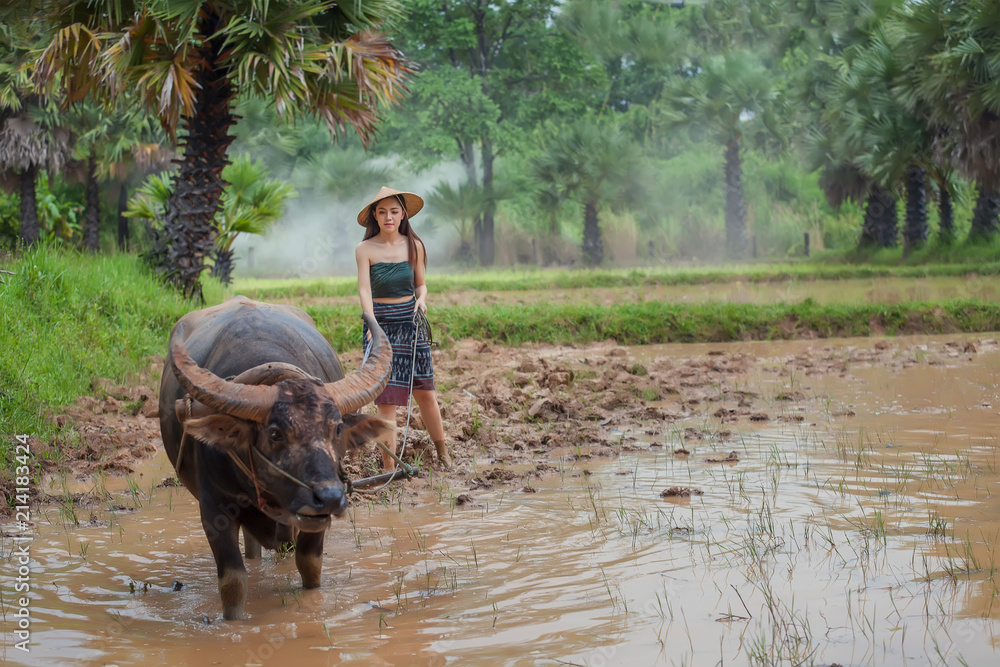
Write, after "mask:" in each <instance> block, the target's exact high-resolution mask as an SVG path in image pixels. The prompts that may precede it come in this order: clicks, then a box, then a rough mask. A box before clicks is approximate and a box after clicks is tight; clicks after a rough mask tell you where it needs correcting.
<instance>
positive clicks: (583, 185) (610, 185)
mask: <svg viewBox="0 0 1000 667" xmlns="http://www.w3.org/2000/svg"><path fill="white" fill-rule="evenodd" d="M542 150H543V151H544V152H543V153H541V154H539V155H537V156H536V157H535V158H534V160H533V161H532V166H531V169H532V172H533V174H534V177H535V180H536V182H538V183H539V185H540V190H542V191H547V192H548V193H549V195H539V196H543V197H544V196H553V197H555V198H556V199H565V198H572V199H575V200H576V201H578V202H580V203H581V204H582V205H583V257H584V261H585V262H586V263H587V264H588V265H589V266H596V265H598V264H600V263H601V262H602V261H603V260H604V241H603V239H602V236H601V224H600V212H601V208H602V207H604V206H607V207H609V208H613V209H618V208H624V207H627V206H628V205H629V204H630V203H632V202H633V201H635V200H636V199H638V198H639V197H640V196H641V190H642V180H643V179H642V177H641V175H640V172H641V171H642V169H641V162H642V160H641V158H640V157H639V156H640V152H639V148H638V146H637V145H636V144H635V142H634V141H632V140H631V139H630V138H629V137H628V136H626V135H625V134H624V133H622V131H621V130H620V129H619V128H618V127H617V126H616V125H615V124H614V123H613V122H611V121H607V120H605V121H596V120H592V119H587V118H585V119H583V120H580V121H577V122H576V123H574V124H572V125H570V126H568V127H566V128H564V129H563V130H562V131H561V132H559V133H557V134H556V135H555V138H554V140H552V142H551V143H550V144H549V145H546V146H542ZM555 193H558V194H555Z"/></svg>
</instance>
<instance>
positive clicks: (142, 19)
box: [0, 0, 1000, 294]
mask: <svg viewBox="0 0 1000 667" xmlns="http://www.w3.org/2000/svg"><path fill="white" fill-rule="evenodd" d="M126 36H128V39H125V37H126ZM998 114H1000V7H998V5H997V3H995V2H991V1H990V0H966V1H964V2H955V1H954V0H921V2H907V1H906V0H705V1H704V2H700V3H697V4H693V3H684V2H679V1H676V2H674V1H671V2H666V1H661V0H620V1H614V2H609V1H607V0H509V1H492V2H488V1H486V0H402V1H398V0H364V1H359V2H351V3H340V4H338V3H334V2H329V1H325V0H300V1H295V0H285V1H264V0H248V1H244V2H237V1H235V0H234V1H229V2H226V1H215V2H203V1H198V0H170V1H169V2H168V1H167V0H139V1H132V2H127V1H125V0H101V1H94V0H39V1H38V2H33V3H22V4H20V5H19V6H18V7H17V8H12V9H7V10H3V13H2V14H0V122H2V123H3V124H2V126H0V171H2V172H3V173H5V174H7V175H8V177H11V176H13V177H14V178H13V179H11V178H8V180H14V181H19V188H20V192H21V197H20V208H21V211H20V230H19V234H20V237H21V239H22V241H23V242H25V243H30V242H32V241H33V240H34V238H35V237H36V236H37V231H36V230H37V220H36V219H35V218H33V217H32V216H33V214H32V211H31V208H32V206H33V200H34V196H35V195H34V187H30V186H29V184H30V183H33V182H34V179H35V178H36V174H37V171H38V170H40V169H45V170H48V171H49V172H52V173H58V172H60V170H63V169H65V168H66V166H67V165H69V164H74V165H82V166H83V167H82V171H84V172H85V173H88V174H90V175H91V176H88V178H87V182H88V183H90V182H93V183H95V184H96V183H97V181H98V178H97V175H98V172H100V176H101V177H103V178H104V180H105V181H106V182H107V181H113V178H114V177H113V175H112V174H113V173H114V172H115V169H117V171H118V172H119V173H121V172H128V171H135V170H136V169H137V168H139V167H140V166H141V165H137V164H136V162H137V161H140V162H141V161H145V164H150V165H153V166H155V165H157V164H158V163H157V160H160V161H161V163H160V164H162V160H164V159H173V161H174V162H176V163H177V170H176V173H175V174H174V175H173V176H172V177H171V186H172V189H170V190H169V192H167V191H165V190H161V194H163V195H164V196H165V197H166V201H165V203H164V204H163V205H162V206H161V207H160V208H158V209H157V210H156V211H155V213H156V216H154V217H155V219H157V220H159V221H160V222H159V223H158V225H157V229H159V230H162V231H161V234H160V236H159V237H158V238H157V239H156V242H155V244H154V245H155V252H154V253H153V254H154V255H155V257H157V258H158V259H157V260H156V261H157V262H158V266H159V267H160V269H161V271H162V272H164V273H165V274H166V275H168V276H169V277H170V278H171V279H172V280H174V281H175V282H176V283H177V284H178V285H180V286H181V287H182V289H183V290H184V291H185V292H186V293H188V294H193V293H196V291H197V289H198V287H197V285H198V276H199V275H200V273H201V271H202V270H203V269H204V268H205V265H206V264H205V262H206V259H208V261H209V263H211V264H213V265H215V264H221V265H222V266H223V267H225V266H230V267H231V263H232V255H231V254H229V255H228V256H227V255H225V254H224V253H223V254H222V255H220V254H219V250H220V248H221V246H217V245H216V240H217V238H220V237H222V238H224V239H227V240H229V247H231V238H232V237H231V236H224V232H222V231H220V228H219V224H218V218H219V216H218V213H217V212H218V210H219V207H220V201H222V199H223V185H224V181H225V180H226V179H225V175H224V174H223V169H224V168H226V166H227V164H228V162H229V161H230V159H229V158H230V156H231V154H232V147H233V145H234V144H233V142H234V140H235V141H236V142H237V144H236V145H237V147H239V146H240V145H241V144H242V145H245V146H257V147H261V146H265V145H266V146H267V147H268V148H269V149H271V150H277V151H280V152H283V153H284V154H285V155H291V156H293V158H294V161H295V164H298V165H299V167H300V168H299V170H298V171H297V172H295V178H297V179H299V180H297V181H296V180H295V179H293V181H294V182H295V183H296V186H297V187H298V188H299V189H300V190H308V189H309V188H313V187H325V188H327V189H328V191H337V190H338V189H343V190H347V189H348V188H345V187H343V185H344V183H346V182H350V181H351V180H352V179H355V182H356V181H357V180H358V178H359V174H364V175H371V174H373V173H374V174H378V173H379V171H380V169H381V168H380V167H377V166H374V165H375V163H374V162H373V161H372V160H371V157H372V156H377V155H389V154H391V155H398V156H402V157H403V158H404V159H405V160H406V162H407V164H408V165H409V166H410V167H411V168H413V169H418V170H419V169H426V168H429V167H431V166H434V165H436V164H439V163H441V162H443V161H455V162H457V163H458V164H460V165H461V169H462V173H463V178H462V181H461V182H460V183H442V184H441V185H440V186H439V187H438V188H437V189H435V190H434V191H433V192H432V193H431V195H430V196H429V197H428V202H429V204H431V205H432V207H433V209H434V210H436V211H438V212H439V214H440V217H442V218H445V219H448V220H450V221H452V223H453V224H454V226H455V228H456V231H457V232H458V235H459V238H460V243H461V245H460V250H459V252H460V254H461V256H463V257H465V258H466V259H467V260H468V261H470V262H475V263H478V264H480V265H483V266H489V265H491V264H493V263H494V262H495V260H496V254H497V248H496V240H497V236H498V216H501V218H502V219H503V220H504V221H505V222H504V224H509V220H511V219H518V220H524V219H527V218H531V219H532V220H533V221H534V222H533V223H532V224H535V228H534V230H535V231H534V233H535V234H536V235H537V236H539V237H559V236H560V235H561V234H562V232H563V228H564V227H565V226H566V225H567V224H569V225H577V226H578V228H579V232H580V238H582V242H581V246H580V256H581V258H582V259H583V261H584V262H585V263H586V264H588V265H595V264H599V263H601V261H602V260H603V258H604V256H605V236H604V234H605V231H604V230H605V227H606V221H607V219H608V216H612V217H614V216H616V215H620V214H622V212H628V214H629V215H632V216H634V217H636V218H637V220H638V222H637V223H636V224H638V225H639V226H641V227H643V228H644V229H653V228H655V227H656V225H658V224H661V220H662V217H663V216H664V211H665V209H668V208H670V207H672V206H675V204H676V203H675V200H673V199H669V198H667V194H665V193H664V190H668V189H669V188H670V187H671V184H670V183H665V182H664V181H663V179H662V177H661V176H662V173H663V171H662V165H664V164H665V163H666V162H667V161H669V160H670V159H672V158H676V157H677V156H678V155H682V154H684V155H686V154H685V153H684V151H685V150H688V149H690V147H691V146H692V145H697V146H700V147H702V149H704V150H711V151H713V152H714V154H715V156H717V157H715V158H713V159H715V160H717V164H718V171H717V176H716V177H715V184H714V185H713V189H711V190H708V189H706V190H705V191H704V192H699V193H697V194H695V195H692V198H693V199H698V198H704V199H710V198H715V197H718V198H719V200H720V204H721V210H722V214H721V218H722V221H723V222H724V225H723V228H722V232H721V234H722V235H721V239H720V240H721V241H722V243H721V244H720V245H722V246H724V249H725V256H726V257H727V258H729V259H731V260H742V259H744V258H746V257H748V256H749V255H750V254H751V252H752V246H753V243H752V236H753V233H754V229H751V227H750V223H749V222H748V216H750V218H751V219H752V218H753V214H754V211H753V210H752V208H751V207H748V201H747V196H746V186H747V184H746V183H745V179H746V178H747V172H746V167H747V160H748V159H749V160H751V162H753V163H754V164H755V165H756V164H757V162H760V161H768V160H770V161H772V162H773V163H775V164H776V163H777V162H775V161H784V162H785V163H792V164H794V165H796V167H795V169H797V170H798V171H800V172H801V173H803V174H811V175H812V174H814V175H815V178H816V181H817V183H818V186H819V187H820V188H821V189H822V192H823V193H824V194H825V197H826V200H827V202H825V203H823V206H826V207H831V206H832V207H839V206H841V205H842V204H843V203H844V202H854V205H855V206H857V207H859V208H860V210H861V211H862V215H861V219H860V221H859V224H858V227H859V228H858V229H857V230H856V235H857V236H856V238H857V243H858V244H859V245H860V246H862V247H876V248H878V247H892V246H895V245H897V244H898V243H899V242H900V236H901V240H902V243H903V246H904V251H905V252H909V251H910V250H912V249H914V248H917V247H919V246H920V245H922V244H924V243H926V242H927V241H928V239H929V229H930V228H929V224H928V200H929V198H930V197H929V196H928V193H930V194H931V195H933V198H934V199H935V200H936V207H935V209H936V210H935V218H936V220H937V230H938V235H939V239H938V240H940V241H941V242H942V243H950V242H953V241H955V240H957V239H956V238H955V236H956V232H955V221H954V211H955V206H954V202H955V198H956V196H959V195H960V194H961V193H964V192H967V191H969V190H970V189H974V192H975V204H974V208H973V210H972V215H971V221H970V225H969V238H970V240H971V241H972V242H978V240H980V239H988V238H991V237H994V236H995V235H996V233H997V231H998V226H1000V218H998V213H1000V173H998V172H1000V160H998V159H997V157H998V145H997V142H998V141H1000V132H998V130H1000V115H998ZM240 116H243V118H240ZM290 121H297V122H296V123H295V124H290ZM318 127H325V128H326V130H325V131H326V132H327V133H328V134H332V135H333V136H335V137H337V138H338V139H337V140H338V142H339V143H338V146H337V147H336V148H335V149H332V150H323V151H319V150H316V149H315V146H316V145H322V144H324V142H323V141H322V140H320V141H319V142H317V141H315V138H316V136H317V135H316V128H318ZM347 129H351V130H353V133H346V132H345V130H347ZM351 135H353V136H351ZM325 145H326V146H327V147H329V146H330V142H329V141H326V142H325ZM154 146H155V147H157V148H155V149H154V148H153V147H154ZM711 146H714V147H715V148H707V147H711ZM310 147H311V148H310ZM115 160H119V162H115ZM116 164H118V165H120V166H118V167H115V168H112V165H116ZM307 167H311V168H307ZM76 168H77V169H81V167H80V166H77V167H76ZM754 168H755V169H758V168H757V167H756V166H754ZM293 171H294V170H292V169H289V171H288V174H285V175H286V176H288V177H290V178H291V177H292V176H293ZM758 171H759V169H758ZM317 172H318V173H319V174H323V173H325V174H328V176H327V180H328V181H331V180H332V179H331V178H330V177H329V174H337V175H339V176H338V178H339V180H340V182H339V183H333V182H327V183H326V184H320V183H318V182H317V179H318V178H319V176H318V175H317ZM246 173H247V172H246V171H245V170H244V174H246ZM382 174H383V175H384V171H383V172H382ZM260 177H261V178H263V177H264V174H261V175H260ZM782 178H783V179H784V180H785V181H787V180H789V179H788V178H787V177H782ZM363 180H364V179H361V181H362V182H363ZM779 180H780V179H779ZM782 187H783V186H782V185H781V183H779V184H778V185H777V186H776V190H781V188H782ZM147 190H148V187H147ZM125 191H126V187H125V186H124V185H121V186H120V187H119V192H121V193H124V192H125ZM284 193H285V196H287V195H288V194H289V191H287V190H286V191H284ZM147 194H148V192H147ZM96 196H97V195H96V191H95V194H94V195H93V197H94V198H96ZM774 196H775V198H778V199H780V197H781V194H780V192H776V193H775V194H774ZM899 200H903V201H904V204H905V205H904V206H903V212H904V215H903V223H902V229H901V231H902V233H901V234H900V225H899V219H898V213H897V211H898V210H899V208H900V206H899V204H898V201H899ZM698 204H700V202H698V201H695V202H694V204H693V206H694V208H693V209H692V210H693V211H694V213H692V214H691V216H690V218H691V220H690V222H689V223H688V224H691V225H693V226H698V225H699V224H702V225H703V224H704V221H702V220H700V219H699V217H700V214H699V211H701V210H702V209H699V208H697V205H698ZM85 208H86V215H85V216H84V217H85V218H86V222H85V224H84V228H85V230H88V231H86V232H85V234H84V236H85V238H86V239H87V241H86V244H87V246H88V247H93V246H94V245H95V244H96V236H95V237H93V240H91V239H92V237H91V232H90V231H89V230H91V229H95V228H96V222H95V223H91V222H89V221H90V220H91V218H90V217H89V216H91V211H92V210H94V211H96V204H95V205H94V206H93V207H92V206H91V195H90V189H89V188H88V195H87V201H86V205H85ZM120 208H124V206H120ZM272 210H273V206H272ZM831 210H835V209H831ZM147 213H149V211H147ZM35 215H37V214H35ZM150 215H152V214H151V213H150ZM797 215H799V214H797ZM232 217H233V216H232V215H230V218H232ZM258 220H259V218H258ZM567 221H569V222H567ZM754 224H755V226H757V227H761V226H763V225H764V224H765V223H763V222H761V221H760V220H758V221H757V222H756V223H754ZM252 228H253V227H252V226H251V227H250V228H249V229H252ZM126 229H127V227H126ZM223 245H224V244H223ZM652 248H653V243H652V241H651V242H650V252H652ZM226 249H228V248H226ZM230 252H231V251H230ZM220 258H221V259H220Z"/></svg>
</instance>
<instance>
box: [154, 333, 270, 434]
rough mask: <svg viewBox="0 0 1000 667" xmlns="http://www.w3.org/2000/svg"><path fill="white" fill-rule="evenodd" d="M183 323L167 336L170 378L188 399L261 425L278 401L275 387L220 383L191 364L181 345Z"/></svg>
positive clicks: (213, 374)
mask: <svg viewBox="0 0 1000 667" xmlns="http://www.w3.org/2000/svg"><path fill="white" fill-rule="evenodd" d="M184 328H185V324H184V322H178V324H177V326H176V327H175V328H174V332H173V333H172V334H171V336H170V356H171V357H172V358H173V362H174V375H176V376H177V381H178V382H180V383H181V386H182V387H184V389H186V390H187V392H188V393H189V394H191V398H193V399H195V400H197V401H201V402H202V403H204V404H205V405H207V406H208V407H210V408H212V409H213V410H217V411H219V412H222V413H224V414H227V415H231V416H233V417H238V418H240V419H248V420H250V421H255V422H261V423H262V422H264V421H265V420H266V419H267V417H268V415H269V414H270V413H271V406H272V405H273V404H274V402H275V400H277V398H278V389H277V387H270V386H262V385H252V384H239V383H237V382H229V381H227V380H223V379H222V378H220V377H219V376H218V375H216V374H215V373H213V372H211V371H209V370H206V369H204V368H202V367H201V366H199V365H198V364H197V363H195V361H194V359H192V358H191V355H189V354H188V351H187V347H186V346H185V345H184V342H183V338H184Z"/></svg>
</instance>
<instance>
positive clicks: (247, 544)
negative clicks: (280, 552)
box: [243, 526, 260, 560]
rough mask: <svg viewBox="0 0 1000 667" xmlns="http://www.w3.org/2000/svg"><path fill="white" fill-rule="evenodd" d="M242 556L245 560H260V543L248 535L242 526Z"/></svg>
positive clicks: (248, 532)
mask: <svg viewBox="0 0 1000 667" xmlns="http://www.w3.org/2000/svg"><path fill="white" fill-rule="evenodd" d="M243 555H244V556H246V558H247V560H253V559H254V558H260V542H258V541H257V538H256V537H254V536H253V535H251V534H250V531H248V530H247V528H246V526H243Z"/></svg>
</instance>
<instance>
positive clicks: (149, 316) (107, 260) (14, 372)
mask: <svg viewBox="0 0 1000 667" xmlns="http://www.w3.org/2000/svg"><path fill="white" fill-rule="evenodd" d="M0 268H3V269H4V270H6V271H10V272H11V273H12V275H11V274H6V273H5V274H2V277H3V278H4V280H5V282H6V284H5V285H0V347H2V349H3V355H2V356H0V433H2V434H14V433H29V434H34V435H38V436H39V437H43V438H45V437H48V436H51V435H53V434H54V431H55V426H54V425H53V424H52V422H51V420H50V419H49V416H50V415H51V414H53V413H54V412H55V411H57V410H58V409H59V408H60V407H61V406H64V405H67V404H69V403H72V402H73V401H74V400H75V399H76V397H78V396H80V395H84V394H94V393H95V389H94V388H93V386H92V384H93V381H94V380H95V379H97V378H109V379H111V380H112V381H114V382H125V381H127V380H128V379H129V377H130V376H132V375H134V374H135V373H136V372H137V371H139V370H140V369H142V368H144V367H145V365H146V363H145V362H144V359H145V358H146V357H148V356H149V355H152V354H163V353H164V351H165V350H164V348H165V345H166V340H167V335H168V333H169V331H170V327H171V326H173V323H174V322H175V321H176V320H177V318H178V317H180V316H181V315H182V314H183V313H185V312H187V311H188V310H189V309H190V306H189V304H188V303H187V302H185V301H183V300H182V299H179V298H178V297H177V296H176V295H175V294H174V293H173V292H172V291H171V290H169V289H166V288H165V287H163V286H162V285H161V284H160V283H159V282H158V281H157V280H156V279H155V278H154V277H153V276H152V275H151V274H150V273H149V272H148V271H146V270H145V269H144V268H143V267H142V266H141V264H140V263H139V262H138V260H136V258H135V257H132V256H129V255H101V256H92V255H85V254H79V253H76V252H71V251H65V250H58V251H57V250H54V249H52V248H49V247H46V246H40V247H37V248H35V249H33V250H31V251H30V252H28V253H26V254H24V255H22V256H20V257H18V258H16V259H12V260H8V261H7V262H5V263H4V265H3V266H0ZM9 444H10V443H9V438H4V443H3V444H2V445H0V452H2V448H3V447H6V446H9Z"/></svg>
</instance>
